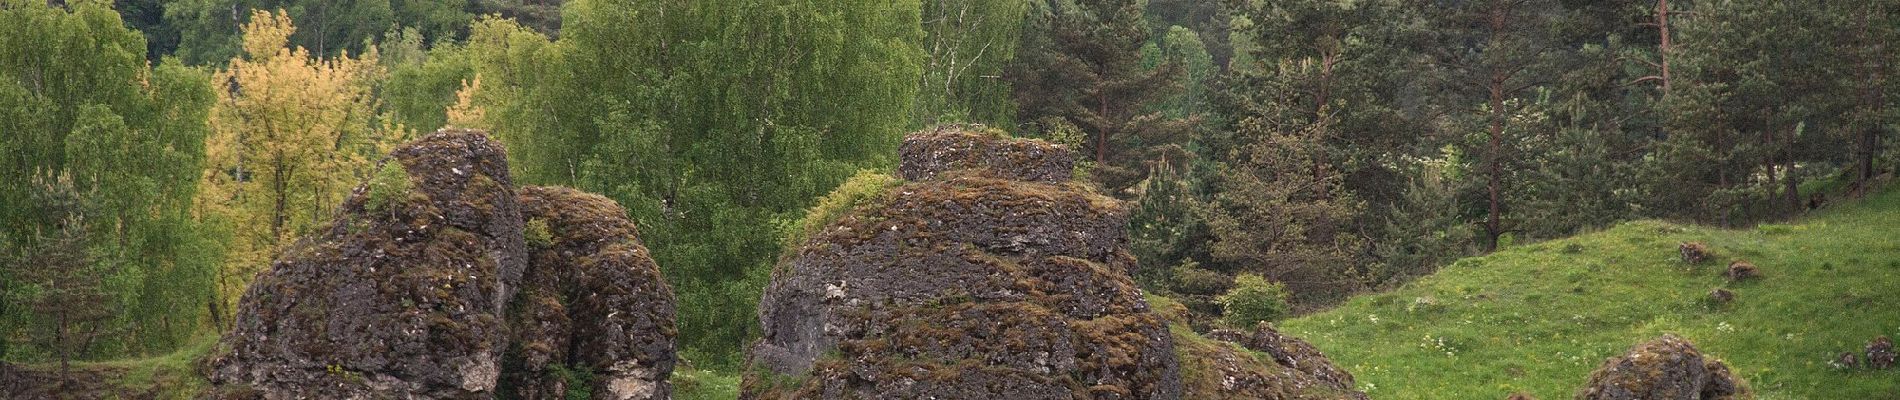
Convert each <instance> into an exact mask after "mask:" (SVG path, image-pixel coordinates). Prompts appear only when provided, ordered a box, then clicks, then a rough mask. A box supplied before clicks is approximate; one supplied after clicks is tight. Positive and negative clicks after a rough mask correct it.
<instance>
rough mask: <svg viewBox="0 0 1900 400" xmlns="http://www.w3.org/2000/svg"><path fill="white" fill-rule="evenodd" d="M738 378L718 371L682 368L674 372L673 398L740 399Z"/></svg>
mask: <svg viewBox="0 0 1900 400" xmlns="http://www.w3.org/2000/svg"><path fill="white" fill-rule="evenodd" d="M739 380H740V378H739V377H738V376H734V375H726V374H721V373H719V372H716V371H708V370H699V369H690V368H681V369H675V370H673V379H672V384H673V398H675V399H679V400H729V399H736V398H739Z"/></svg>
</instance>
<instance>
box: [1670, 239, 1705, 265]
mask: <svg viewBox="0 0 1900 400" xmlns="http://www.w3.org/2000/svg"><path fill="white" fill-rule="evenodd" d="M1676 252H1677V253H1680V254H1682V262H1684V263H1688V264H1691V265H1694V264H1701V263H1702V262H1703V261H1708V260H1709V257H1710V256H1712V255H1713V254H1712V253H1710V252H1709V246H1708V245H1705V244H1702V242H1684V243H1682V244H1681V245H1677V246H1676Z"/></svg>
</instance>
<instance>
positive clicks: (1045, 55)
mask: <svg viewBox="0 0 1900 400" xmlns="http://www.w3.org/2000/svg"><path fill="white" fill-rule="evenodd" d="M1145 3H1146V2H1145V1H1140V0H1113V1H1088V2H1037V7H1036V8H1034V9H1032V10H1030V11H1029V12H1028V14H1027V18H1026V20H1027V21H1026V22H1025V23H1026V26H1025V27H1024V28H1023V33H1022V44H1020V45H1019V47H1018V52H1019V53H1020V54H1021V56H1019V57H1017V58H1016V62H1015V63H1013V64H1011V67H1010V69H1009V70H1008V73H1006V74H1005V77H1007V78H1009V80H1010V84H1011V85H1012V88H1013V90H1014V96H1015V99H1016V103H1017V107H1018V112H1017V116H1018V118H1020V119H1022V120H1026V121H1036V123H1035V124H1034V125H1033V127H1034V128H1036V129H1035V130H1039V131H1044V132H1032V133H1027V134H1025V135H1024V136H1031V137H1037V136H1040V137H1053V136H1056V135H1055V134H1052V133H1051V132H1049V131H1054V130H1057V129H1061V128H1066V127H1068V126H1074V127H1077V128H1079V129H1078V131H1079V132H1080V133H1082V134H1084V135H1086V140H1084V141H1083V143H1082V146H1081V147H1078V150H1081V154H1083V155H1084V157H1086V158H1088V159H1091V160H1093V162H1094V165H1093V166H1092V167H1091V169H1090V170H1089V173H1088V174H1087V177H1088V178H1089V179H1091V180H1093V181H1094V182H1096V183H1098V184H1100V185H1101V186H1102V188H1103V189H1104V192H1105V193H1108V194H1110V195H1113V196H1117V197H1124V198H1125V197H1127V196H1129V195H1131V194H1132V193H1130V192H1131V189H1132V188H1134V187H1135V186H1136V185H1138V184H1139V183H1140V182H1141V181H1142V180H1143V179H1146V178H1147V174H1148V172H1149V167H1150V165H1151V164H1152V163H1154V162H1156V160H1166V159H1171V160H1184V159H1186V158H1187V157H1186V156H1185V154H1184V153H1185V150H1183V148H1184V143H1186V142H1187V139H1189V138H1188V132H1189V131H1190V130H1191V128H1192V126H1193V124H1194V121H1192V120H1183V119H1176V118H1167V117H1166V116H1165V115H1163V114H1162V113H1161V112H1158V111H1154V109H1155V107H1154V104H1156V103H1158V102H1161V101H1164V100H1165V99H1167V98H1168V97H1169V96H1170V95H1171V94H1172V93H1175V92H1177V91H1179V90H1180V89H1181V84H1180V79H1181V75H1182V72H1183V71H1182V67H1181V65H1180V64H1179V63H1174V62H1164V63H1162V64H1160V65H1158V66H1156V67H1153V68H1149V67H1147V66H1144V65H1143V60H1142V52H1141V49H1142V47H1143V46H1145V45H1146V44H1148V42H1149V39H1150V36H1151V32H1150V31H1149V27H1148V22H1147V20H1146V19H1145V18H1144V16H1143V15H1144V13H1143V6H1144V5H1145Z"/></svg>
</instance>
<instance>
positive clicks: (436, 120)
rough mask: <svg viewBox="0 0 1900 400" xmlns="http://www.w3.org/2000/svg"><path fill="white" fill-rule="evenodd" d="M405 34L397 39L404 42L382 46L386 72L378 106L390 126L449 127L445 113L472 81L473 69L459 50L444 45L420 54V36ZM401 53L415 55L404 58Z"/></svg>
mask: <svg viewBox="0 0 1900 400" xmlns="http://www.w3.org/2000/svg"><path fill="white" fill-rule="evenodd" d="M405 32H409V33H403V34H401V35H399V36H400V38H401V39H402V40H404V41H405V42H394V43H392V42H384V44H383V47H382V61H383V63H384V64H385V65H387V66H388V68H389V79H388V81H387V82H385V83H384V84H383V86H382V92H381V96H382V99H383V101H382V104H383V106H384V107H385V110H386V112H388V113H389V119H390V122H393V123H395V124H398V125H401V126H403V127H405V128H408V129H411V130H415V131H418V132H431V131H434V130H436V129H438V128H442V127H444V126H447V125H448V124H449V119H448V115H447V110H448V109H449V107H450V106H452V105H454V104H455V102H456V96H455V95H456V92H457V91H459V90H461V89H462V87H463V85H464V84H465V83H467V82H469V81H470V80H472V79H474V78H475V68H474V66H473V65H471V64H470V60H469V57H468V53H467V52H466V51H464V50H463V49H462V47H461V46H458V45H454V44H444V45H438V46H436V47H434V48H432V49H428V50H426V51H423V50H420V49H421V46H422V45H421V44H420V42H419V41H420V40H421V36H420V35H416V34H414V33H413V32H412V31H405ZM402 43H407V44H402ZM397 48H408V49H414V50H396V49H397ZM405 52H415V53H417V54H415V55H414V56H405V55H404V54H403V53H405Z"/></svg>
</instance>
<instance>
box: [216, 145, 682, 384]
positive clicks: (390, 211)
mask: <svg viewBox="0 0 1900 400" xmlns="http://www.w3.org/2000/svg"><path fill="white" fill-rule="evenodd" d="M378 168H379V171H378V172H377V173H376V175H375V176H376V177H375V178H373V179H371V180H370V181H369V182H367V183H365V184H364V185H363V186H360V187H358V188H357V189H356V190H355V191H354V192H353V193H352V194H351V195H350V197H349V198H348V199H347V200H345V201H344V203H343V204H342V206H341V207H339V212H338V214H337V216H336V217H335V218H334V219H333V220H332V221H331V222H330V223H329V224H328V225H326V226H324V227H323V228H321V229H319V230H318V231H317V232H315V233H312V234H311V235H309V236H307V237H305V238H303V239H301V240H299V241H297V242H296V243H295V244H293V245H291V246H290V247H288V248H287V249H286V250H285V251H284V252H283V253H282V254H280V255H278V256H277V258H276V260H275V261H273V262H272V265H271V268H270V269H269V270H268V271H266V272H265V273H263V274H260V275H259V276H258V277H257V279H256V281H255V282H254V283H252V285H251V287H250V289H249V290H248V291H247V292H246V293H245V295H244V297H243V299H242V300H241V302H240V304H239V307H238V312H237V315H236V318H235V319H234V322H233V328H232V330H231V331H230V332H229V333H227V334H226V335H225V336H224V337H223V339H222V340H221V342H220V343H219V347H218V349H217V350H216V351H214V354H213V355H212V356H211V357H210V358H208V359H207V360H206V363H205V364H206V370H207V371H206V372H207V375H208V377H209V378H210V380H211V381H212V383H213V384H215V385H217V386H218V388H217V389H216V390H215V391H214V393H213V394H212V395H213V396H214V397H221V398H239V399H250V398H264V399H293V398H330V399H371V398H375V399H382V398H397V399H415V398H430V399H475V398H482V399H487V398H494V397H496V396H497V394H503V395H507V394H514V393H522V392H521V391H519V390H510V391H506V392H508V393H503V392H504V391H502V390H498V389H502V388H500V387H498V385H500V384H501V383H502V379H501V377H502V376H504V375H506V376H508V377H509V378H510V379H509V380H508V382H509V383H515V384H519V385H518V386H517V387H515V388H512V389H531V390H547V389H549V386H553V387H552V390H553V391H551V392H550V391H531V392H527V393H535V394H545V393H557V392H559V391H562V389H564V388H562V387H561V386H560V384H551V383H547V382H545V379H544V376H545V375H546V374H544V373H543V372H546V369H547V368H549V367H551V366H559V367H561V368H566V367H575V369H580V370H585V371H588V372H591V373H592V374H593V376H595V377H596V379H595V380H593V381H591V382H590V383H589V384H591V385H594V386H597V387H596V388H594V389H595V390H593V392H594V393H595V397H596V398H634V399H644V398H665V397H666V393H667V388H666V385H665V383H664V380H665V379H664V378H665V377H666V376H667V374H668V373H669V372H670V371H671V369H672V364H673V355H672V353H673V343H672V338H673V334H674V333H673V326H672V323H673V322H672V307H673V306H672V295H671V293H670V291H669V290H668V289H667V288H666V287H665V286H664V283H662V282H661V281H660V280H659V276H658V273H657V269H656V268H655V267H654V266H653V262H652V261H651V260H650V259H648V258H647V257H646V251H645V249H644V248H642V247H640V245H639V243H638V242H637V241H636V239H635V238H634V233H633V227H632V224H631V223H629V222H627V221H626V220H625V218H624V217H623V216H621V215H622V213H621V211H620V209H619V207H618V206H617V205H614V204H613V202H611V201H608V200H606V199H604V198H599V197H597V196H589V195H583V194H580V193H577V192H572V191H569V190H563V189H541V188H535V189H529V190H527V191H526V192H527V193H525V194H523V195H522V196H521V197H520V199H518V198H517V196H516V193H515V189H514V186H513V183H512V182H511V179H510V178H509V175H508V165H507V158H506V156H505V154H504V151H503V149H502V147H501V145H500V144H499V143H495V142H493V141H491V140H490V139H489V138H488V137H487V136H486V135H484V134H482V133H481V132H476V131H466V130H443V131H438V132H436V133H434V134H431V135H429V136H428V137H425V138H423V139H420V140H418V141H416V142H413V143H410V144H406V145H404V146H402V147H400V148H398V149H396V150H395V151H394V152H392V153H391V154H390V156H389V158H387V159H386V160H385V161H383V162H382V163H381V165H379V166H378ZM523 204H526V205H528V206H529V207H530V208H529V209H527V210H526V211H527V213H526V214H527V216H529V217H533V218H535V220H536V221H538V222H536V224H538V225H543V226H545V228H544V229H543V231H544V232H542V235H543V236H544V239H547V240H546V241H545V242H544V243H541V245H540V246H538V247H537V248H535V249H533V250H534V251H533V252H532V253H530V251H529V250H530V249H528V248H527V246H526V244H525V239H524V234H525V233H526V231H524V228H523V227H524V223H525V221H527V220H526V219H524V210H523ZM549 230H552V232H545V231H549ZM531 254H532V255H533V256H534V260H535V261H534V262H533V265H534V268H533V270H532V271H529V265H530V261H529V256H530V255H531ZM524 273H527V274H531V275H530V276H527V277H525V278H524V276H523V274H524ZM524 284H525V285H524ZM524 288H525V290H527V292H526V294H524V295H522V296H520V298H519V299H517V298H516V296H515V294H516V292H518V291H522V290H524ZM511 304H512V305H511ZM506 309H512V310H519V312H517V313H513V315H512V316H513V317H516V318H512V319H511V318H509V317H510V316H511V315H510V313H508V312H505V311H504V310H506ZM510 325H513V326H510ZM511 332H512V334H511ZM511 337H512V338H513V339H514V340H518V341H519V342H518V343H516V344H515V345H513V346H511V344H510V340H511ZM556 345H559V347H555V346H556ZM510 349H516V351H510ZM504 353H508V354H512V355H515V356H519V357H513V358H510V359H509V363H508V364H509V365H504V363H503V360H504ZM570 375H571V374H570ZM564 383H565V382H563V384H564ZM528 397H539V396H534V395H530V396H528Z"/></svg>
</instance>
